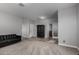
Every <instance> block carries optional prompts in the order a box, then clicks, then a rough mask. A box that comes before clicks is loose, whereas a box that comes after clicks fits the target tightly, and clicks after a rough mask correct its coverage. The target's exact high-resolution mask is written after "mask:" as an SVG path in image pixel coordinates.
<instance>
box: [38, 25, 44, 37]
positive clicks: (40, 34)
mask: <svg viewBox="0 0 79 59" xmlns="http://www.w3.org/2000/svg"><path fill="white" fill-rule="evenodd" d="M37 37H39V38H44V37H45V25H37Z"/></svg>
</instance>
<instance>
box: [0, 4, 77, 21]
mask: <svg viewBox="0 0 79 59" xmlns="http://www.w3.org/2000/svg"><path fill="white" fill-rule="evenodd" d="M24 5H25V6H24V7H21V6H19V5H18V3H0V11H1V12H2V11H3V12H7V13H10V14H14V15H17V16H20V17H25V18H28V19H32V20H35V19H37V18H38V17H39V16H46V17H47V16H50V15H53V14H55V12H56V11H57V10H58V8H66V7H71V6H74V5H76V4H75V3H61V4H60V3H28V4H27V3H24Z"/></svg>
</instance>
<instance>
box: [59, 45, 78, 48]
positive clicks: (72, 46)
mask: <svg viewBox="0 0 79 59" xmlns="http://www.w3.org/2000/svg"><path fill="white" fill-rule="evenodd" d="M59 45H61V46H66V47H71V48H76V49H78V47H77V46H72V45H67V44H59Z"/></svg>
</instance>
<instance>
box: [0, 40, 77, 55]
mask: <svg viewBox="0 0 79 59" xmlns="http://www.w3.org/2000/svg"><path fill="white" fill-rule="evenodd" d="M77 54H78V51H77V50H76V49H73V48H68V47H63V46H58V45H57V44H55V42H54V41H53V40H50V41H46V40H43V41H42V40H33V39H30V40H23V41H21V42H19V43H16V44H12V45H9V46H6V47H3V48H0V55H77Z"/></svg>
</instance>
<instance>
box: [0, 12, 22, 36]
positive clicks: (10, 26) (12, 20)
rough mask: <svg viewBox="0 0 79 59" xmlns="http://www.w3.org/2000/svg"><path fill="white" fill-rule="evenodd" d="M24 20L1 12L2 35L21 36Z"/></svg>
mask: <svg viewBox="0 0 79 59" xmlns="http://www.w3.org/2000/svg"><path fill="white" fill-rule="evenodd" d="M21 27H22V20H21V18H18V17H16V16H14V15H11V14H7V13H3V12H0V35H5V34H18V35H21Z"/></svg>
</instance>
